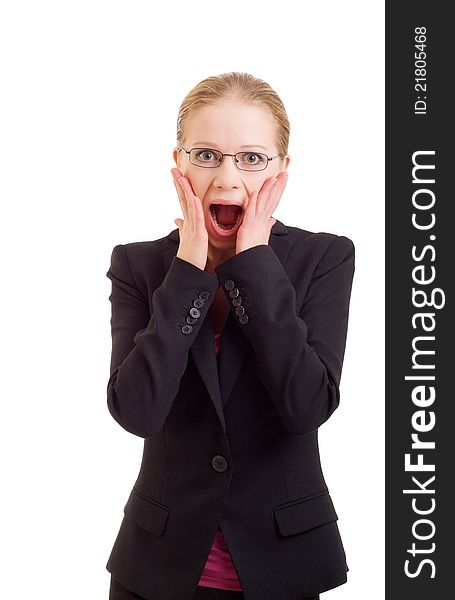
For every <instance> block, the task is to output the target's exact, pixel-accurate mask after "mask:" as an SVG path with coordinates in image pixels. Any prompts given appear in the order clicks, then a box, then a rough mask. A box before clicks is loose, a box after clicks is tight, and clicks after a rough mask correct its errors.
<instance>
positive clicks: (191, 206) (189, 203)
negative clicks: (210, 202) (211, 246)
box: [178, 177, 196, 231]
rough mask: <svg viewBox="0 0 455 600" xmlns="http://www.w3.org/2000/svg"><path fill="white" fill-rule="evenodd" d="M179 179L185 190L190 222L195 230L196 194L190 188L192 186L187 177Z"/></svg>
mask: <svg viewBox="0 0 455 600" xmlns="http://www.w3.org/2000/svg"><path fill="white" fill-rule="evenodd" d="M178 181H179V183H180V185H181V186H182V189H183V190H184V192H185V198H186V205H187V209H188V218H189V224H190V225H191V227H192V228H193V231H194V227H195V222H196V208H195V206H194V194H193V192H192V189H190V188H191V186H190V184H189V181H188V179H187V178H186V177H181V178H180V179H179V180H178Z"/></svg>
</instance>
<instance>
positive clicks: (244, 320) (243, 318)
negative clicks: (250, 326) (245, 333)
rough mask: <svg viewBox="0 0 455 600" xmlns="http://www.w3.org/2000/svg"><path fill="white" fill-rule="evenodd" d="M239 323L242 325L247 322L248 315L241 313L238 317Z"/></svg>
mask: <svg viewBox="0 0 455 600" xmlns="http://www.w3.org/2000/svg"><path fill="white" fill-rule="evenodd" d="M239 323H241V324H242V325H245V323H248V315H242V316H241V317H239Z"/></svg>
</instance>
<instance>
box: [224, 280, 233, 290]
mask: <svg viewBox="0 0 455 600" xmlns="http://www.w3.org/2000/svg"><path fill="white" fill-rule="evenodd" d="M233 287H234V282H233V281H232V279H226V281H225V282H224V288H225V289H226V290H232V288H233Z"/></svg>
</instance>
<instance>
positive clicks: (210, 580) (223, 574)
mask: <svg viewBox="0 0 455 600" xmlns="http://www.w3.org/2000/svg"><path fill="white" fill-rule="evenodd" d="M221 334H222V332H220V333H215V352H216V354H218V351H219V349H220V338H221ZM199 585H200V586H204V587H212V588H222V589H223V590H238V591H241V590H242V588H241V587H240V582H239V579H238V577H237V572H236V570H235V567H234V563H233V562H232V559H231V555H230V554H229V550H228V547H227V546H226V541H225V539H224V536H223V532H222V531H221V527H220V526H219V525H218V529H217V531H216V533H215V537H214V539H213V543H212V548H211V550H210V554H209V556H208V558H207V562H206V563H205V567H204V571H203V572H202V575H201V578H200V580H199Z"/></svg>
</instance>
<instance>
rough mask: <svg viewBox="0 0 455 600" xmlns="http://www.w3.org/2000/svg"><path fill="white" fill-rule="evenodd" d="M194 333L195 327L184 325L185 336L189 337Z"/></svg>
mask: <svg viewBox="0 0 455 600" xmlns="http://www.w3.org/2000/svg"><path fill="white" fill-rule="evenodd" d="M192 331H193V327H192V326H191V325H184V326H183V327H182V333H184V334H185V335H188V334H189V333H191V332H192Z"/></svg>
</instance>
